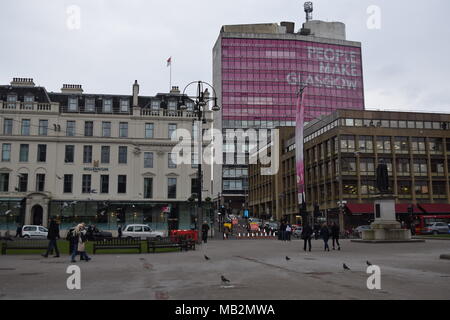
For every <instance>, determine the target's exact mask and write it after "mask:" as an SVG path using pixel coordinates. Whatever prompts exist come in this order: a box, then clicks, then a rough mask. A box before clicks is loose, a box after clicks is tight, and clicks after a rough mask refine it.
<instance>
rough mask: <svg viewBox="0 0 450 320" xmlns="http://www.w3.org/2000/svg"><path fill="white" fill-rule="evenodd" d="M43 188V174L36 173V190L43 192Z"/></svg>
mask: <svg viewBox="0 0 450 320" xmlns="http://www.w3.org/2000/svg"><path fill="white" fill-rule="evenodd" d="M44 190H45V174H42V173H38V174H36V191H38V192H44Z"/></svg>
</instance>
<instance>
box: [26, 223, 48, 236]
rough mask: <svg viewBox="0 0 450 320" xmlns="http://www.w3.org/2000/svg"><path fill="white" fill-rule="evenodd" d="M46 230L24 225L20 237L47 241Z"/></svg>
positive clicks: (40, 227)
mask: <svg viewBox="0 0 450 320" xmlns="http://www.w3.org/2000/svg"><path fill="white" fill-rule="evenodd" d="M47 235H48V229H47V228H44V227H42V226H33V225H25V226H23V227H22V237H23V238H25V239H47Z"/></svg>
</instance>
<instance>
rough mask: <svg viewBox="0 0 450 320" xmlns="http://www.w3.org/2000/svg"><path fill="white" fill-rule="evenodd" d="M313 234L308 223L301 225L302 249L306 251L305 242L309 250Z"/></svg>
mask: <svg viewBox="0 0 450 320" xmlns="http://www.w3.org/2000/svg"><path fill="white" fill-rule="evenodd" d="M312 234H313V229H312V228H311V226H310V225H309V224H307V225H304V226H303V230H302V235H301V237H302V239H303V250H304V251H306V244H308V245H309V251H311V237H312Z"/></svg>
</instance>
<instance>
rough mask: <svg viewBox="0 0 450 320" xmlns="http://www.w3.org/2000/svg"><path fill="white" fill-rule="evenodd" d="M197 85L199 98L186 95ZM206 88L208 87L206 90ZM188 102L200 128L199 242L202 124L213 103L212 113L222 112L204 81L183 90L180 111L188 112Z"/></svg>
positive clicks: (199, 227) (215, 97)
mask: <svg viewBox="0 0 450 320" xmlns="http://www.w3.org/2000/svg"><path fill="white" fill-rule="evenodd" d="M194 84H197V96H192V97H190V96H188V95H186V90H187V89H188V88H189V87H190V86H191V85H194ZM204 87H207V88H205V89H204ZM208 87H209V88H211V89H212V91H213V97H210V94H209V91H208ZM187 100H189V101H193V102H194V106H193V109H192V110H190V111H191V112H192V113H193V114H194V115H195V116H196V117H197V120H198V122H199V126H198V138H197V139H198V140H197V141H198V176H197V199H198V207H197V230H198V234H199V237H198V238H199V240H200V241H201V239H200V235H201V228H202V223H203V211H202V206H203V204H202V178H203V173H202V162H203V158H202V154H203V139H202V138H203V136H202V124H203V123H206V117H205V114H206V111H209V103H210V102H213V107H212V108H211V110H212V111H220V107H219V106H218V105H217V94H216V90H215V89H214V87H213V86H212V85H210V84H209V83H207V82H204V81H193V82H191V83H189V84H188V85H187V86H186V87H185V88H184V90H183V94H182V95H181V101H180V103H181V105H180V110H182V111H184V110H187V109H188V108H187V106H186V102H187Z"/></svg>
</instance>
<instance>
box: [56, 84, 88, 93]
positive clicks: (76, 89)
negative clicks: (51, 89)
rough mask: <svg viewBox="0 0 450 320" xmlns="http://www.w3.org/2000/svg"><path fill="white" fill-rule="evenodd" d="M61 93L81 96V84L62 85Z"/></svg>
mask: <svg viewBox="0 0 450 320" xmlns="http://www.w3.org/2000/svg"><path fill="white" fill-rule="evenodd" d="M61 92H62V93H76V94H82V93H83V88H82V86H81V84H63V87H62V89H61Z"/></svg>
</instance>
